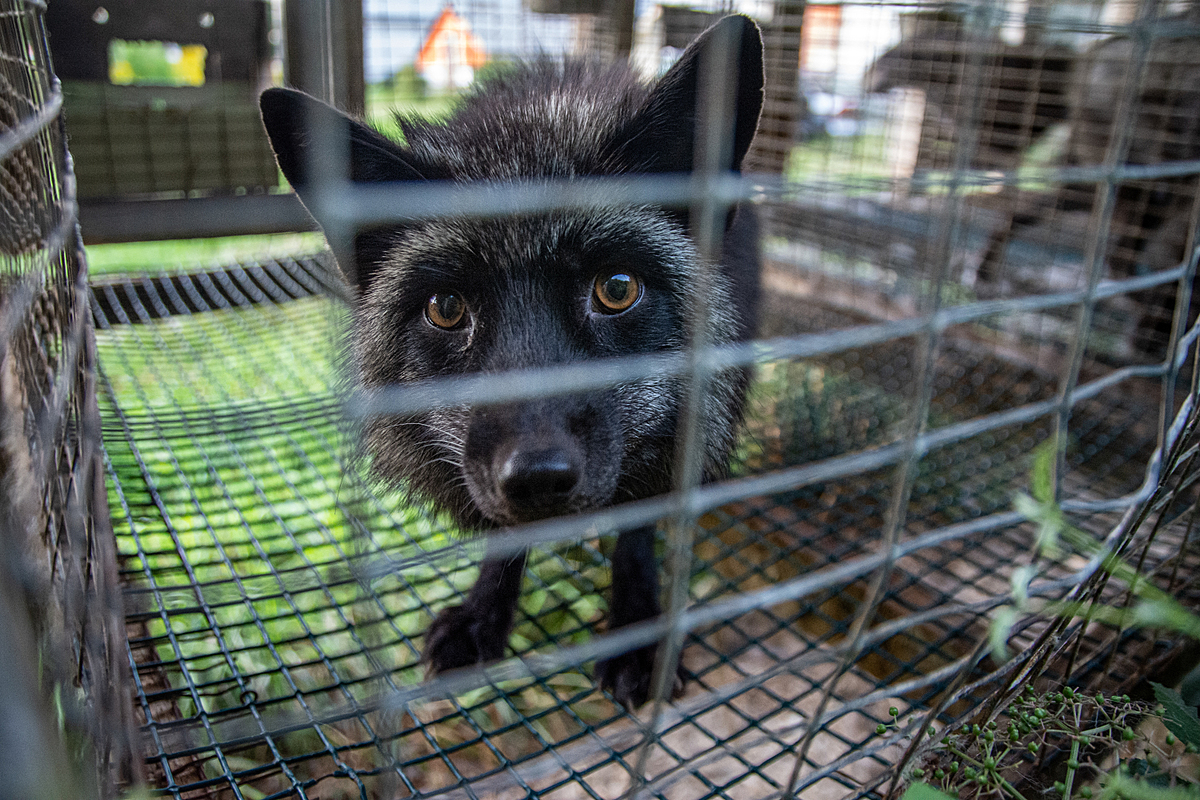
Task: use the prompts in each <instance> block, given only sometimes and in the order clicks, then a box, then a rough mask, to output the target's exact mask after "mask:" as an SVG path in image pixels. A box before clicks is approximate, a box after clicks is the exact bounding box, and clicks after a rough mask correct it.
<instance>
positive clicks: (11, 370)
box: [0, 0, 139, 798]
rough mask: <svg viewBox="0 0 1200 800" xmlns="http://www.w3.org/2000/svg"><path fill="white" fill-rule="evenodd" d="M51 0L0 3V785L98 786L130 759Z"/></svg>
mask: <svg viewBox="0 0 1200 800" xmlns="http://www.w3.org/2000/svg"><path fill="white" fill-rule="evenodd" d="M45 11H46V9H45V6H44V4H42V3H36V2H25V1H24V0H10V1H8V2H4V3H3V4H0V53H2V55H0V409H2V411H0V419H2V423H0V487H2V489H0V548H2V550H3V558H2V559H0V561H2V562H3V567H2V568H0V627H2V629H3V633H2V636H3V640H4V643H5V645H4V648H3V655H2V656H0V662H2V666H0V676H2V677H0V708H3V712H2V713H0V747H2V748H3V751H4V756H3V760H4V768H3V775H4V780H3V783H4V788H3V789H2V790H0V793H2V794H4V796H6V797H30V798H51V797H66V796H76V797H105V798H107V797H115V796H116V791H117V789H116V787H117V785H118V783H128V782H130V781H131V780H132V779H133V777H134V776H136V775H137V774H139V767H138V764H137V760H136V757H135V755H134V747H133V736H134V731H133V723H132V708H131V706H130V703H129V700H130V694H129V691H128V686H129V685H128V680H127V676H128V672H129V665H128V660H127V649H126V644H125V635H124V621H123V619H122V606H121V600H120V591H121V589H120V586H119V584H118V578H117V566H116V558H115V546H114V540H113V533H112V528H111V526H110V524H109V518H108V507H107V503H106V500H105V490H104V480H105V478H104V468H103V459H102V452H101V449H100V421H99V416H98V413H97V405H96V384H95V372H94V370H95V363H96V362H95V359H96V352H95V343H94V340H93V337H92V328H91V316H90V314H89V313H88V307H87V269H86V262H85V261H84V258H83V250H82V245H81V244H80V241H79V235H78V228H77V225H76V215H75V183H74V177H73V174H72V164H71V160H70V157H69V156H68V155H67V150H66V137H65V134H64V131H63V125H62V119H61V106H62V91H61V87H60V85H59V82H58V80H57V79H56V78H55V76H54V72H53V68H52V64H51V61H50V55H49V51H48V49H47V42H46V32H45V20H44V15H45Z"/></svg>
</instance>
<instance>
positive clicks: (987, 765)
mask: <svg viewBox="0 0 1200 800" xmlns="http://www.w3.org/2000/svg"><path fill="white" fill-rule="evenodd" d="M983 768H984V769H995V768H996V759H994V758H992V757H991V756H988V757H987V758H985V759H984V760H983Z"/></svg>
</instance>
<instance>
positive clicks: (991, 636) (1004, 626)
mask: <svg viewBox="0 0 1200 800" xmlns="http://www.w3.org/2000/svg"><path fill="white" fill-rule="evenodd" d="M1016 621H1017V610H1016V609H1015V608H1013V607H1012V606H1001V607H1000V608H997V609H996V613H994V614H993V615H992V623H991V625H990V626H989V627H988V642H989V644H990V645H991V648H992V657H993V658H995V659H996V660H997V661H998V662H1000V663H1001V664H1003V663H1004V662H1006V661H1008V637H1009V635H1010V634H1011V633H1012V626H1013V624H1014V623H1015V622H1016Z"/></svg>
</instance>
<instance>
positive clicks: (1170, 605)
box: [1132, 596, 1200, 747]
mask: <svg viewBox="0 0 1200 800" xmlns="http://www.w3.org/2000/svg"><path fill="white" fill-rule="evenodd" d="M1132 618H1133V624H1134V625H1137V626H1139V627H1141V626H1145V627H1147V628H1168V629H1170V630H1173V631H1178V632H1179V633H1182V634H1184V635H1186V636H1190V637H1191V638H1193V639H1200V617H1198V616H1196V615H1195V614H1193V613H1192V612H1190V611H1188V610H1187V609H1186V608H1184V607H1183V605H1182V604H1181V603H1180V602H1179V601H1178V600H1176V599H1175V598H1173V597H1169V596H1158V597H1152V598H1149V599H1144V600H1141V601H1140V602H1139V603H1138V604H1137V605H1135V606H1134V607H1133V614H1132ZM1194 713H1195V712H1193V714H1194ZM1181 738H1182V737H1181ZM1195 744H1196V746H1197V747H1200V742H1196V743H1195Z"/></svg>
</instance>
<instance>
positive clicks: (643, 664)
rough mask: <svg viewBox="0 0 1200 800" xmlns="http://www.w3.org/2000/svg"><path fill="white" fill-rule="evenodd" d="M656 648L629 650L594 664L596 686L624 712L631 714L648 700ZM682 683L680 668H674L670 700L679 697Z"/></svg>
mask: <svg viewBox="0 0 1200 800" xmlns="http://www.w3.org/2000/svg"><path fill="white" fill-rule="evenodd" d="M657 649H658V648H657V645H650V646H648V647H642V648H639V649H637V650H630V651H629V652H628V653H621V654H620V655H617V656H613V657H612V658H609V659H605V660H604V661H597V662H596V683H598V684H599V685H600V688H601V689H604V690H605V691H607V692H608V693H609V694H611V695H612V696H613V699H614V700H616V701H617V702H618V703H620V704H621V705H623V706H625V708H626V709H628V710H630V711H633V710H634V709H635V708H637V707H638V706H640V705H643V704H644V703H645V702H646V701H647V700H649V699H650V681H651V679H652V677H653V674H654V652H655V650H657ZM684 680H685V676H684V672H683V664H679V663H677V664H676V665H675V682H674V683H673V684H672V686H671V697H679V696H680V695H681V694H683V683H684Z"/></svg>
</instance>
